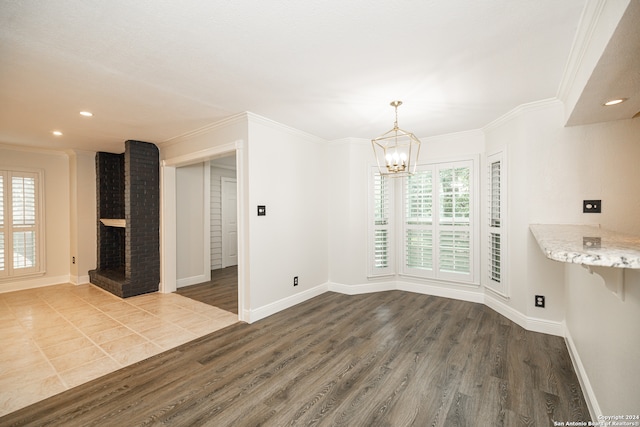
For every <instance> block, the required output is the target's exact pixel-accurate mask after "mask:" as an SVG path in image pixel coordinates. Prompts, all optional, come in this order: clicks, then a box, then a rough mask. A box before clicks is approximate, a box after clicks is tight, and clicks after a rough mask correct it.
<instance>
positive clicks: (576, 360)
mask: <svg viewBox="0 0 640 427" xmlns="http://www.w3.org/2000/svg"><path fill="white" fill-rule="evenodd" d="M562 326H563V329H564V340H565V342H566V343H567V348H568V349H569V356H570V357H571V362H572V363H573V369H574V370H575V371H576V375H577V376H578V381H579V382H580V387H582V393H583V394H584V400H586V401H587V407H588V408H589V413H590V414H591V419H592V420H593V421H597V420H600V419H601V418H600V417H601V416H602V415H603V414H602V410H601V409H600V405H598V400H597V399H596V393H595V392H594V390H593V387H592V386H591V382H590V381H589V376H588V375H587V370H586V369H585V367H584V365H583V364H582V360H581V359H580V354H579V353H578V349H577V348H576V345H575V343H574V342H573V338H571V333H570V332H569V329H568V328H567V324H566V323H565V322H562Z"/></svg>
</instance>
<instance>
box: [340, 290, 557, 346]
mask: <svg viewBox="0 0 640 427" xmlns="http://www.w3.org/2000/svg"><path fill="white" fill-rule="evenodd" d="M394 289H397V290H400V291H407V292H415V293H419V294H424V295H433V296H437V297H443V298H451V299H456V300H461V301H469V302H475V303H479V304H484V305H486V306H487V307H489V308H491V309H492V310H494V311H496V312H498V313H500V314H501V315H503V316H504V317H506V318H507V319H509V320H511V321H513V322H515V323H517V324H518V325H520V326H522V327H523V328H524V329H526V330H528V331H533V332H541V333H544V334H549V335H555V336H559V337H564V327H563V326H562V323H561V322H556V321H552V320H544V319H538V318H535V317H527V316H525V315H524V314H522V313H520V312H519V311H518V310H516V309H514V308H512V307H510V306H508V305H507V304H505V303H503V302H502V301H499V300H498V299H496V298H495V297H493V296H492V295H490V294H488V293H486V292H483V291H482V288H471V287H469V288H464V287H462V288H457V289H456V288H451V287H443V286H440V285H439V284H438V283H436V282H434V283H424V282H423V283H414V282H405V281H389V282H378V283H364V284H359V285H344V284H340V283H334V282H329V284H328V290H329V291H334V292H340V293H342V294H347V295H357V294H364V293H371V292H382V291H390V290H394Z"/></svg>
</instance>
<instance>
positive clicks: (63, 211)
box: [0, 146, 95, 292]
mask: <svg viewBox="0 0 640 427" xmlns="http://www.w3.org/2000/svg"><path fill="white" fill-rule="evenodd" d="M1 167H19V168H32V169H41V170H43V171H44V181H45V187H44V192H45V194H44V200H45V219H44V220H45V224H46V226H45V257H46V273H45V274H44V275H43V276H37V277H30V278H25V279H17V280H16V279H9V280H8V281H2V282H0V292H7V291H13V290H19V289H28V288H33V287H38V286H46V285H53V284H58V283H66V282H69V279H70V277H69V276H70V270H69V265H70V263H71V258H70V256H69V252H70V238H69V236H70V226H69V218H70V211H69V204H70V197H69V159H68V157H67V155H66V154H65V153H62V152H54V151H35V150H26V149H20V148H17V147H16V148H14V147H11V146H0V168H1ZM94 217H95V214H94ZM94 232H95V231H94Z"/></svg>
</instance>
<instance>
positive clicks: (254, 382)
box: [0, 291, 589, 426]
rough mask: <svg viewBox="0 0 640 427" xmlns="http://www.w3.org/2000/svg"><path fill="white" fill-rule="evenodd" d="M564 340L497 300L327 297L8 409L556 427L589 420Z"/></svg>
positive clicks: (33, 420)
mask: <svg viewBox="0 0 640 427" xmlns="http://www.w3.org/2000/svg"><path fill="white" fill-rule="evenodd" d="M588 420H589V413H588V410H587V406H586V404H585V401H584V398H583V395H582V392H581V389H580V385H579V383H578V380H577V378H576V375H575V373H574V371H573V368H572V365H571V361H570V358H569V354H568V352H567V349H566V346H565V343H564V340H563V339H562V338H559V337H554V336H549V335H544V334H539V333H534V332H529V331H526V330H524V329H522V328H521V327H519V326H518V325H516V324H514V323H513V322H511V321H509V320H507V319H505V318H504V317H502V316H501V315H499V314H497V313H496V312H494V311H492V310H491V309H490V308H488V307H486V306H484V305H481V304H473V303H468V302H462V301H456V300H450V299H446V298H439V297H433V296H426V295H419V294H413V293H409V292H402V291H389V292H380V293H372V294H365V295H354V296H348V295H342V294H336V293H331V292H329V293H325V294H323V295H320V296H318V297H316V298H313V299H311V300H309V301H307V302H305V303H302V304H299V305H297V306H295V307H292V308H290V309H288V310H285V311H283V312H280V313H278V314H275V315H273V316H270V317H268V318H266V319H263V320H261V321H259V322H256V323H254V324H251V325H249V324H245V323H236V324H234V325H232V326H229V327H227V328H225V329H223V330H220V331H217V332H214V333H212V334H210V335H207V336H205V337H202V338H199V339H197V340H195V341H191V342H189V343H187V344H185V345H183V346H180V347H178V348H176V349H172V350H169V351H167V352H164V353H162V354H159V355H157V356H154V357H152V358H150V359H147V360H145V361H142V362H139V363H137V364H135V365H132V366H129V367H126V368H123V369H121V370H119V371H117V372H114V373H112V374H109V375H107V376H105V377H102V378H99V379H97V380H94V381H92V382H90V383H88V384H85V385H82V386H79V387H77V388H74V389H71V390H68V391H66V392H64V393H62V394H59V395H56V396H54V397H51V398H49V399H47V400H44V401H42V402H39V403H37V404H34V405H32V406H29V407H27V408H24V409H22V410H19V411H17V412H14V413H11V414H9V415H7V416H5V417H3V418H0V425H2V426H9V425H38V426H45V425H65V426H72V425H73V426H75V425H81V426H105V425H109V426H112V425H113V426H125V425H126V426H133V425H175V426H198V425H212V426H258V425H262V426H293V425H302V426H308V425H321V426H324V425H332V426H410V425H412V426H519V425H522V426H550V425H553V421H562V422H566V421H588Z"/></svg>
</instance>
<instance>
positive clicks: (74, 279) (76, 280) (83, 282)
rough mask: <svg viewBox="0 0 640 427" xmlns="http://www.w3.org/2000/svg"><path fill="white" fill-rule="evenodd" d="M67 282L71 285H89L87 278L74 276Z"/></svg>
mask: <svg viewBox="0 0 640 427" xmlns="http://www.w3.org/2000/svg"><path fill="white" fill-rule="evenodd" d="M69 281H70V282H71V284H73V285H86V284H87V283H91V282H90V280H89V276H88V275H87V276H74V275H71V277H70V279H69Z"/></svg>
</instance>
